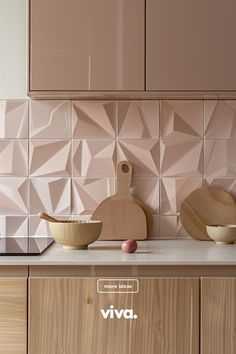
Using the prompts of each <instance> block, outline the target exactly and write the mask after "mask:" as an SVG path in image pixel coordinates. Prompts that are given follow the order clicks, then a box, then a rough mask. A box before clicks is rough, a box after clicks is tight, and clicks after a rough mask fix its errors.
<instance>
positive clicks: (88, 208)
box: [72, 177, 115, 215]
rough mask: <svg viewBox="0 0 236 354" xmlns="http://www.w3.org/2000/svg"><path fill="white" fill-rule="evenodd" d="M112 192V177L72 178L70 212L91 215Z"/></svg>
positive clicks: (113, 187) (113, 188)
mask: <svg viewBox="0 0 236 354" xmlns="http://www.w3.org/2000/svg"><path fill="white" fill-rule="evenodd" d="M114 193H115V179H114V178H105V177H104V178H74V179H73V182H72V213H73V214H85V215H92V213H93V212H94V210H95V209H96V207H97V206H98V205H99V204H100V203H101V202H102V201H103V200H104V199H105V198H107V197H109V196H110V195H112V194H114Z"/></svg>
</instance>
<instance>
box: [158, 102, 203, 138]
mask: <svg viewBox="0 0 236 354" xmlns="http://www.w3.org/2000/svg"><path fill="white" fill-rule="evenodd" d="M160 126H161V137H166V136H171V137H180V138H183V139H185V138H187V137H202V136H203V101H184V100H181V101H177V100H175V101H161V114H160Z"/></svg>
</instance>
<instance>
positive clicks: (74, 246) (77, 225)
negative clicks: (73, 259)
mask: <svg viewBox="0 0 236 354" xmlns="http://www.w3.org/2000/svg"><path fill="white" fill-rule="evenodd" d="M49 228H50V231H51V234H52V237H53V238H54V240H55V241H56V242H57V243H59V244H61V245H63V247H64V248H66V249H71V250H85V249H87V248H88V245H89V244H90V243H93V242H94V241H96V240H97V239H98V237H99V235H100V233H101V231H102V221H98V220H91V221H88V222H81V221H68V220H66V221H62V222H49Z"/></svg>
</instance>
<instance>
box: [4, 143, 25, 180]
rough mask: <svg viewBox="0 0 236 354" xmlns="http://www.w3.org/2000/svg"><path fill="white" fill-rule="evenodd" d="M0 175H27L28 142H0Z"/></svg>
mask: <svg viewBox="0 0 236 354" xmlns="http://www.w3.org/2000/svg"><path fill="white" fill-rule="evenodd" d="M0 175H1V176H3V175H9V176H27V175H28V140H13V139H12V140H10V139H8V140H6V139H3V140H0Z"/></svg>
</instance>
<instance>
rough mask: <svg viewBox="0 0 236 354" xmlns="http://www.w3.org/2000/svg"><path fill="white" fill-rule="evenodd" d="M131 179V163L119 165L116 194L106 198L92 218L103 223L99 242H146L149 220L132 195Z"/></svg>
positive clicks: (125, 162) (123, 162) (139, 203)
mask: <svg viewBox="0 0 236 354" xmlns="http://www.w3.org/2000/svg"><path fill="white" fill-rule="evenodd" d="M131 177H132V165H131V163H130V162H128V161H122V162H120V163H119V164H118V165H117V192H116V194H114V195H113V196H111V197H109V198H106V199H105V200H104V201H103V202H102V203H101V204H100V205H99V206H98V207H97V209H96V210H95V212H94V213H93V216H92V219H93V220H101V221H103V228H102V233H101V235H100V237H99V240H126V239H135V240H144V239H145V238H146V237H147V220H146V215H145V212H144V210H143V208H142V207H141V204H142V203H141V202H139V201H138V200H137V199H136V198H133V197H132V196H131V195H130V184H131ZM135 201H137V203H136V202H135Z"/></svg>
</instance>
